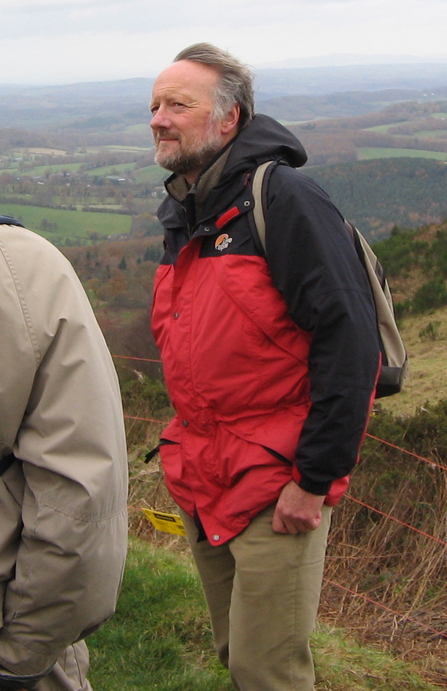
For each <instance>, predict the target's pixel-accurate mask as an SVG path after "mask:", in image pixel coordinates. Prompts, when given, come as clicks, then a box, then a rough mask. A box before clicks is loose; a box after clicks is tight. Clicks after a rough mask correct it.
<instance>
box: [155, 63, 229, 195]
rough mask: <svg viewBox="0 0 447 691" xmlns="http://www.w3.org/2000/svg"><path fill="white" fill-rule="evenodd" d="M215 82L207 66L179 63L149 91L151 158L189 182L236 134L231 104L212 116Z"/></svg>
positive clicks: (211, 70) (214, 77)
mask: <svg viewBox="0 0 447 691" xmlns="http://www.w3.org/2000/svg"><path fill="white" fill-rule="evenodd" d="M217 79H218V74H217V72H216V70H214V69H213V68H212V67H208V66H207V65H202V64H200V63H196V62H191V61H190V60H180V61H179V62H174V63H173V64H172V65H170V66H169V67H168V68H167V69H166V70H164V72H162V73H161V75H160V76H159V77H158V79H157V81H156V82H155V85H154V89H153V92H152V100H151V112H152V121H151V127H152V129H153V133H154V140H155V146H156V149H157V154H156V157H155V160H156V162H157V163H158V165H160V166H162V167H163V168H167V170H171V171H172V172H174V173H178V174H180V175H184V176H185V177H186V179H187V180H188V181H189V182H190V183H193V182H194V181H195V180H196V179H197V176H198V175H199V173H200V171H201V170H202V168H203V167H204V166H205V165H206V164H207V163H208V162H209V161H210V160H211V159H212V158H213V156H214V155H215V154H216V153H217V152H218V151H219V150H220V149H221V148H222V147H223V146H224V145H225V144H226V143H227V141H229V140H230V139H232V138H233V136H235V134H236V131H237V119H238V117H239V109H238V107H237V106H235V108H234V109H233V110H234V112H233V113H232V114H230V115H229V116H227V117H225V118H222V119H216V118H214V116H213V111H214V103H213V89H214V87H215V86H216V84H217Z"/></svg>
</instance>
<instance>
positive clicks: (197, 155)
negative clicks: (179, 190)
mask: <svg viewBox="0 0 447 691" xmlns="http://www.w3.org/2000/svg"><path fill="white" fill-rule="evenodd" d="M221 148H222V144H221V142H220V141H219V142H218V141H217V139H207V140H205V141H204V142H202V143H201V144H200V145H199V147H198V148H197V149H196V150H195V151H191V152H184V151H178V152H177V153H176V154H162V153H156V155H155V163H157V165H159V166H161V167H162V168H165V169H166V170H170V171H171V172H172V173H176V174H177V175H188V173H192V172H194V171H196V170H202V168H204V167H205V166H206V165H207V163H209V162H210V161H211V160H212V159H213V158H214V156H215V155H216V154H217V152H218V151H220V149H221Z"/></svg>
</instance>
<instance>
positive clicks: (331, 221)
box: [265, 165, 380, 495]
mask: <svg viewBox="0 0 447 691" xmlns="http://www.w3.org/2000/svg"><path fill="white" fill-rule="evenodd" d="M265 206H266V209H265V216H266V254H267V261H268V264H269V268H270V272H271V275H272V279H273V282H274V284H275V286H276V288H277V289H278V290H279V291H280V292H281V293H282V295H283V296H284V298H285V301H286V304H287V308H288V311H289V314H290V316H291V318H292V319H293V321H294V322H295V323H296V324H297V325H298V326H299V327H300V328H301V329H304V330H305V331H309V332H312V342H311V347H310V354H309V378H310V385H311V401H312V405H311V408H310V411H309V415H308V418H307V420H306V422H305V425H304V427H303V431H302V434H301V437H300V441H299V444H298V448H297V451H296V463H297V466H298V470H299V471H300V474H301V480H300V482H299V484H300V486H301V487H302V488H303V489H304V490H306V491H308V492H311V493H313V494H319V495H324V494H327V492H328V491H329V489H330V487H331V484H332V482H333V481H334V480H335V479H337V478H340V477H343V476H344V475H347V474H348V473H349V472H350V471H351V470H352V468H353V467H354V465H355V463H356V460H357V457H358V451H359V447H360V444H361V440H362V436H363V434H364V431H365V427H366V424H367V419H368V412H369V409H370V404H371V400H372V397H373V393H374V387H375V382H376V377H377V372H378V367H379V362H380V354H379V344H378V336H377V325H376V317H375V307H374V302H373V299H372V295H371V290H370V287H369V282H368V279H367V277H366V274H365V271H364V269H363V267H362V265H361V263H360V261H359V259H358V257H357V254H356V252H355V248H354V245H353V243H352V240H351V239H350V237H349V235H348V233H347V231H346V229H345V227H344V221H343V218H342V216H341V215H340V213H339V212H338V210H337V209H336V208H335V206H334V205H333V204H332V202H331V200H330V199H329V197H328V195H327V194H326V193H325V192H324V191H323V190H322V189H321V188H320V187H319V186H318V185H317V184H316V183H315V182H314V181H313V180H311V179H310V178H308V177H307V176H305V175H303V174H302V173H299V172H298V171H296V170H295V169H293V168H289V167H287V166H284V165H279V166H278V167H277V168H275V169H274V170H273V172H272V175H271V177H270V180H269V184H268V192H267V199H266V205H265Z"/></svg>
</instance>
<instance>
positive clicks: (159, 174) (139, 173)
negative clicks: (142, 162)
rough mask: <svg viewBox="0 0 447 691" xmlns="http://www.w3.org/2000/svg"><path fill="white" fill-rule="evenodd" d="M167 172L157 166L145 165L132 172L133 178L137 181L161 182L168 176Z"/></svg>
mask: <svg viewBox="0 0 447 691" xmlns="http://www.w3.org/2000/svg"><path fill="white" fill-rule="evenodd" d="M168 175H169V173H168V171H166V170H163V169H162V168H160V167H159V166H147V167H146V168H138V169H137V170H135V172H134V178H135V181H136V182H137V183H142V182H149V183H152V184H153V183H157V182H159V183H161V182H162V181H163V180H165V179H166V178H167V177H168Z"/></svg>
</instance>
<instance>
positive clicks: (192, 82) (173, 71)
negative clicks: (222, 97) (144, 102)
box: [152, 60, 219, 100]
mask: <svg viewBox="0 0 447 691" xmlns="http://www.w3.org/2000/svg"><path fill="white" fill-rule="evenodd" d="M218 78H219V74H218V72H217V70H215V69H214V68H213V67H209V66H208V65H202V64H201V63H198V62H192V61H191V60H180V61H179V62H174V63H172V65H169V67H167V68H166V69H165V70H163V72H161V74H160V75H159V76H158V77H157V79H156V81H155V84H154V87H153V89H152V100H154V99H157V98H159V97H160V96H162V95H163V94H166V93H174V92H175V93H179V94H180V95H183V96H185V97H186V96H191V97H193V98H194V99H195V98H212V95H213V89H214V88H215V86H216V84H217V81H218Z"/></svg>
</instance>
